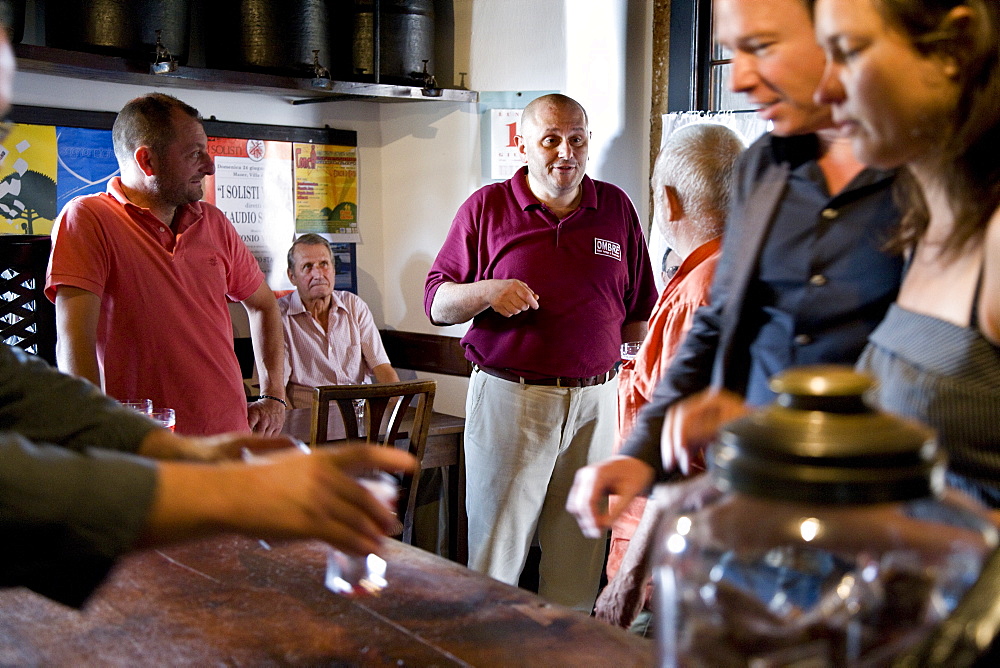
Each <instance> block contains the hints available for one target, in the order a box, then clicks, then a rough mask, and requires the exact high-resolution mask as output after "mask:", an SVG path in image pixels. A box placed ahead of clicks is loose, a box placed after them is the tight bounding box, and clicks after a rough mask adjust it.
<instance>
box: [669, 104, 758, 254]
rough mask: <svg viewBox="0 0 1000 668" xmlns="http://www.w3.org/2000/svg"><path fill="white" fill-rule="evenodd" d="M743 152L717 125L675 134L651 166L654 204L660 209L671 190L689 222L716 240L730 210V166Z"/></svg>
mask: <svg viewBox="0 0 1000 668" xmlns="http://www.w3.org/2000/svg"><path fill="white" fill-rule="evenodd" d="M744 148H745V146H744V144H743V141H742V140H741V139H740V138H739V136H738V135H737V134H736V133H735V132H733V131H732V130H730V129H729V128H727V127H725V126H723V125H719V124H717V123H696V124H694V125H688V126H686V127H683V128H681V129H680V130H677V131H676V132H674V133H673V134H672V135H671V136H670V138H669V139H668V140H667V143H666V144H664V145H663V148H661V149H660V153H659V155H657V156H656V163H655V164H654V165H653V176H652V178H651V179H650V184H651V186H652V188H653V199H654V202H655V203H656V204H657V205H662V203H663V197H664V195H663V187H664V186H672V187H673V188H674V189H675V190H676V191H677V196H678V198H679V199H680V202H681V206H683V207H684V212H685V214H686V216H687V217H688V218H689V219H690V220H691V222H692V223H694V224H695V225H699V226H701V227H702V229H701V230H700V231H701V232H704V234H705V236H708V237H714V236H718V235H719V234H721V233H722V228H723V226H724V225H725V221H726V211H727V210H728V209H729V192H730V190H731V188H732V182H733V165H734V164H735V163H736V159H737V158H738V157H739V155H740V153H742V152H743V149H744Z"/></svg>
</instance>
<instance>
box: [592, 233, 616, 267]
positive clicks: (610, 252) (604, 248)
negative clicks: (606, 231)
mask: <svg viewBox="0 0 1000 668" xmlns="http://www.w3.org/2000/svg"><path fill="white" fill-rule="evenodd" d="M594 254H595V255H603V256H605V257H610V258H614V259H615V260H618V261H619V262H621V259H622V245H621V244H619V243H615V242H614V241H608V240H607V239H598V238H596V237H595V238H594Z"/></svg>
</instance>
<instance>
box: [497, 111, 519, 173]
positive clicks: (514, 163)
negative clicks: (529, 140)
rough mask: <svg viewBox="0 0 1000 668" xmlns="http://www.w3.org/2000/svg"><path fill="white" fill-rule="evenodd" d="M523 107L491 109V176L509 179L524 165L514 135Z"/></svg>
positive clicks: (516, 131)
mask: <svg viewBox="0 0 1000 668" xmlns="http://www.w3.org/2000/svg"><path fill="white" fill-rule="evenodd" d="M521 111H522V110H521V109H490V140H491V141H490V178H491V179H498V180H499V179H502V180H507V179H509V178H510V177H512V176H514V172H516V171H517V170H519V169H521V167H523V166H524V158H523V157H522V156H521V152H520V151H518V150H517V143H516V142H515V141H514V137H516V136H517V133H518V128H517V126H518V123H520V122H521Z"/></svg>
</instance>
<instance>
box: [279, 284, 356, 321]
mask: <svg viewBox="0 0 1000 668" xmlns="http://www.w3.org/2000/svg"><path fill="white" fill-rule="evenodd" d="M339 292H340V291H339V290H334V291H333V293H332V294H331V295H330V299H331V301H330V310H331V311H335V310H341V311H346V310H347V308H346V307H345V306H344V300H343V299H341V298H340V294H339ZM300 313H309V312H308V311H307V310H306V305H305V304H303V303H302V295H300V294H299V290H298V288H296V289H295V290H292V292H291V294H290V295H289V298H288V315H298V314H300ZM309 315H310V316H311V315H312V314H311V313H310V314H309Z"/></svg>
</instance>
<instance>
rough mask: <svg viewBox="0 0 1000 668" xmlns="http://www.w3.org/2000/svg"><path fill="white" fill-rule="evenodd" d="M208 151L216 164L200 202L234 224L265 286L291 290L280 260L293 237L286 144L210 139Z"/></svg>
mask: <svg viewBox="0 0 1000 668" xmlns="http://www.w3.org/2000/svg"><path fill="white" fill-rule="evenodd" d="M208 152H209V154H210V155H211V156H212V157H213V159H214V160H215V174H214V175H213V176H208V177H206V178H205V201H207V202H210V203H212V204H214V205H215V206H217V207H219V209H220V210H221V211H222V212H223V213H224V214H226V217H227V218H229V220H230V221H231V222H232V223H233V226H234V227H235V228H236V232H237V234H239V235H240V239H242V240H243V243H245V244H246V245H247V248H249V249H250V252H251V253H253V255H254V257H255V258H257V263H258V264H259V265H260V268H261V270H262V271H263V272H264V275H265V276H266V278H267V283H268V285H270V286H271V288H272V289H273V290H286V289H289V288H291V287H292V285H291V283H290V282H289V281H288V277H287V275H286V273H285V262H284V257H285V253H286V252H287V251H288V247H289V246H290V245H291V244H292V241H293V239H294V238H295V226H294V218H293V214H292V206H293V205H292V169H291V157H292V154H291V144H290V143H289V142H280V141H263V140H260V139H232V138H220V137H209V139H208Z"/></svg>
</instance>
